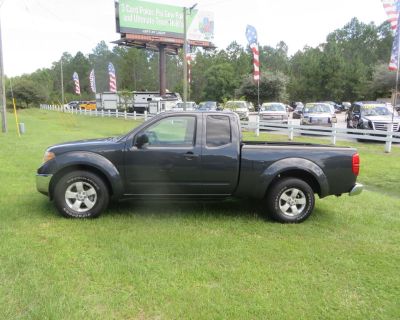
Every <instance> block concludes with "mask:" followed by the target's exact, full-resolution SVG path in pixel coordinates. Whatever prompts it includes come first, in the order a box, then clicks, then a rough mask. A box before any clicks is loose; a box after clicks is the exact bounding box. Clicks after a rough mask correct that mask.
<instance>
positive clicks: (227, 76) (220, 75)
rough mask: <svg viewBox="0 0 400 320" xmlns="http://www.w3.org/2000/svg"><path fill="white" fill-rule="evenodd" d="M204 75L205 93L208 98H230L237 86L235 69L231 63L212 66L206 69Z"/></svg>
mask: <svg viewBox="0 0 400 320" xmlns="http://www.w3.org/2000/svg"><path fill="white" fill-rule="evenodd" d="M204 77H205V79H206V86H205V88H204V95H205V97H207V98H208V100H215V101H222V99H223V98H230V97H231V96H232V92H233V90H234V89H235V87H236V86H237V84H236V83H237V79H236V77H235V73H234V69H233V67H232V66H231V65H230V64H229V63H223V64H217V65H214V66H211V67H210V68H208V69H207V70H206V71H205V73H204Z"/></svg>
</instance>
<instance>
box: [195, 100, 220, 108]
mask: <svg viewBox="0 0 400 320" xmlns="http://www.w3.org/2000/svg"><path fill="white" fill-rule="evenodd" d="M216 107H217V102H215V101H204V102H200V104H199V109H213V108H216Z"/></svg>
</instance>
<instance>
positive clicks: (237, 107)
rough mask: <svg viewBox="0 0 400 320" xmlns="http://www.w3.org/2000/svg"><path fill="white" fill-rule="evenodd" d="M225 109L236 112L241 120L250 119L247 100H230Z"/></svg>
mask: <svg viewBox="0 0 400 320" xmlns="http://www.w3.org/2000/svg"><path fill="white" fill-rule="evenodd" d="M225 109H230V110H232V111H233V112H235V113H236V114H237V115H238V116H239V118H240V120H245V121H249V114H250V110H249V104H248V102H246V101H228V102H227V103H225Z"/></svg>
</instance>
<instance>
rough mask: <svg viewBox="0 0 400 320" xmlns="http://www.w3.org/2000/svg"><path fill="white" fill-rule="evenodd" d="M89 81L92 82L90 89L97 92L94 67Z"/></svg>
mask: <svg viewBox="0 0 400 320" xmlns="http://www.w3.org/2000/svg"><path fill="white" fill-rule="evenodd" d="M89 82H90V89H91V90H92V92H93V93H96V78H95V75H94V69H92V71H90V75H89Z"/></svg>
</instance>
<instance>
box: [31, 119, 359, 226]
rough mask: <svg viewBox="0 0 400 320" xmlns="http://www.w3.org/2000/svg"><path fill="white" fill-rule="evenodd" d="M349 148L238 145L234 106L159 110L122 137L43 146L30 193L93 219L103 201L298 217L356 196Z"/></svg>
mask: <svg viewBox="0 0 400 320" xmlns="http://www.w3.org/2000/svg"><path fill="white" fill-rule="evenodd" d="M359 169H360V159H359V155H358V154H357V151H356V150H355V149H353V148H345V147H334V146H324V145H313V144H310V143H304V144H301V143H293V142H286V143H284V142H276V143H274V142H272V143H266V142H255V141H252V142H246V141H242V134H241V130H240V121H239V117H238V116H237V115H236V114H234V113H233V112H185V113H182V112H164V113H160V114H158V115H156V116H154V117H152V118H150V119H149V120H148V121H146V122H144V123H143V124H142V125H140V126H138V127H136V128H135V129H133V130H132V131H131V132H128V133H127V134H125V135H123V136H120V137H115V138H106V139H93V140H83V141H76V142H68V143H62V144H58V145H54V146H52V147H50V148H48V149H47V150H46V152H45V155H44V163H43V164H42V165H41V166H40V168H39V169H38V171H37V175H36V186H37V189H38V191H39V192H41V193H43V194H45V195H48V196H49V197H50V199H52V200H54V204H55V206H56V208H57V209H58V211H59V212H60V213H61V214H62V215H64V216H66V217H74V218H92V217H97V216H99V215H100V214H101V213H102V212H103V211H104V210H105V209H106V208H107V206H108V203H109V201H110V199H113V200H117V199H124V198H135V199H155V198H156V199H175V200H176V199H178V200H179V199H180V200H182V199H186V200H189V199H192V200H201V199H213V200H222V199H227V198H231V197H238V198H253V199H258V200H260V201H261V200H264V201H265V203H266V204H265V206H264V209H263V210H264V213H266V214H268V215H270V216H271V217H272V218H274V219H276V220H278V221H281V222H291V223H297V222H301V221H304V220H306V219H307V218H308V217H309V216H310V215H311V213H312V211H313V208H314V203H315V196H314V194H318V195H319V197H320V198H324V197H326V196H329V195H336V196H339V195H341V194H343V193H349V194H350V195H356V194H359V193H360V192H361V191H362V189H363V187H362V185H360V184H357V183H356V179H357V175H358V172H359Z"/></svg>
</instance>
